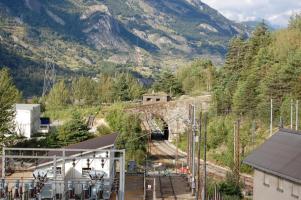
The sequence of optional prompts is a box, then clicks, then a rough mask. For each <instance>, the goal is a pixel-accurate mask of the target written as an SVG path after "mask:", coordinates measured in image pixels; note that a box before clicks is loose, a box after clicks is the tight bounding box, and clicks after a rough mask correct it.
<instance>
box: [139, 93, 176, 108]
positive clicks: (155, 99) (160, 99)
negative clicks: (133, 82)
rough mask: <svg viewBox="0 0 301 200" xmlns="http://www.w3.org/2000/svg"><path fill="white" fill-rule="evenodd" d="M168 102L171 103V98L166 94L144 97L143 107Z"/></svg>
mask: <svg viewBox="0 0 301 200" xmlns="http://www.w3.org/2000/svg"><path fill="white" fill-rule="evenodd" d="M168 101H171V97H170V96H169V95H168V94H166V93H164V92H159V93H151V94H144V95H143V105H149V104H155V103H166V102H168Z"/></svg>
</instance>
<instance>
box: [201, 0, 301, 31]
mask: <svg viewBox="0 0 301 200" xmlns="http://www.w3.org/2000/svg"><path fill="white" fill-rule="evenodd" d="M202 2H204V3H206V4H208V5H209V6H211V7H213V8H215V9H217V10H218V11H220V12H221V13H222V14H223V15H224V16H226V17H227V18H229V19H231V20H234V21H249V20H261V19H266V20H268V21H269V22H270V23H271V24H273V25H277V26H281V27H285V26H287V23H288V20H289V18H290V16H291V15H292V14H296V13H300V12H301V0H202Z"/></svg>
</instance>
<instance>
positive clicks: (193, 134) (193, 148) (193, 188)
mask: <svg viewBox="0 0 301 200" xmlns="http://www.w3.org/2000/svg"><path fill="white" fill-rule="evenodd" d="M192 123H193V125H192V146H191V148H192V181H191V189H192V195H193V196H194V195H195V136H196V134H195V132H196V121H195V105H194V106H193V121H192Z"/></svg>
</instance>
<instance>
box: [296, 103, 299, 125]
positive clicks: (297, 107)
mask: <svg viewBox="0 0 301 200" xmlns="http://www.w3.org/2000/svg"><path fill="white" fill-rule="evenodd" d="M298 125H299V100H296V131H298Z"/></svg>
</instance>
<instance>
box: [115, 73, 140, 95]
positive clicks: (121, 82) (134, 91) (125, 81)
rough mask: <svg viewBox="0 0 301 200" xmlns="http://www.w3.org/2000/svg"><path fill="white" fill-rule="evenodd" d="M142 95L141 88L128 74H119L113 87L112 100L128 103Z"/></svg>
mask: <svg viewBox="0 0 301 200" xmlns="http://www.w3.org/2000/svg"><path fill="white" fill-rule="evenodd" d="M142 93H143V87H142V86H141V85H140V83H139V82H138V81H137V80H136V79H135V78H134V77H133V76H132V75H131V74H129V73H121V74H119V75H118V76H117V77H116V78H115V80H114V85H113V94H114V98H115V99H116V100H119V101H130V100H134V99H138V98H140V97H141V95H142Z"/></svg>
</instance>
